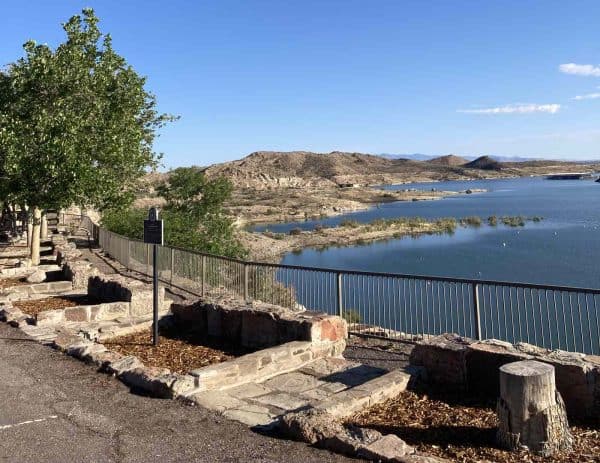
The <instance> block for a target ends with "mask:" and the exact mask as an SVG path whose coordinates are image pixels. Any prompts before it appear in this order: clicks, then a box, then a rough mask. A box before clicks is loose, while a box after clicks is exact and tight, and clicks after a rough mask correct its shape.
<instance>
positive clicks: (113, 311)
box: [35, 302, 129, 326]
mask: <svg viewBox="0 0 600 463" xmlns="http://www.w3.org/2000/svg"><path fill="white" fill-rule="evenodd" d="M128 315H129V304H128V303H127V302H109V303H105V304H96V305H80V306H76V307H67V308H66V309H60V310H45V311H43V312H40V313H38V314H37V315H36V317H35V318H36V325H40V326H44V325H55V324H58V323H65V322H80V323H81V322H94V321H100V320H115V319H117V318H122V317H127V316H128Z"/></svg>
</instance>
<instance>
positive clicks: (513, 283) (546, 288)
mask: <svg viewBox="0 0 600 463" xmlns="http://www.w3.org/2000/svg"><path fill="white" fill-rule="evenodd" d="M100 229H101V230H102V231H104V232H108V233H110V234H111V235H115V236H117V237H119V238H121V239H125V240H128V241H134V242H138V243H142V244H144V242H143V241H141V240H139V239H135V238H128V237H126V236H123V235H119V234H118V233H115V232H111V231H110V230H106V229H104V228H100ZM163 247H164V248H167V249H174V250H177V251H182V252H187V253H191V254H195V255H199V256H206V257H212V258H217V259H222V260H225V261H228V262H233V263H238V264H244V265H253V266H258V267H270V268H276V269H288V270H300V271H311V272H322V273H332V274H342V275H353V276H370V277H378V278H398V279H411V280H423V281H432V282H441V283H457V284H469V285H484V286H505V287H519V288H526V289H535V290H540V291H561V292H572V293H586V294H600V288H585V287H574V286H561V285H546V284H537V283H521V282H516V281H501V280H484V279H472V278H452V277H443V276H431V275H418V274H408V273H387V272H368V271H363V270H347V269H338V268H326V267H306V266H301V265H288V264H275V263H270V262H254V261H250V260H243V259H236V258H233V257H225V256H219V255H216V254H210V253H205V252H200V251H195V250H193V249H185V248H180V247H177V246H171V245H165V246H163Z"/></svg>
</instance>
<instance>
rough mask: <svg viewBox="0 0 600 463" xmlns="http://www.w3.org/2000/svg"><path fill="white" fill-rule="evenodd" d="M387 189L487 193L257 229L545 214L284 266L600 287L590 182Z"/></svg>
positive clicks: (598, 192)
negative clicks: (516, 222) (521, 222)
mask: <svg viewBox="0 0 600 463" xmlns="http://www.w3.org/2000/svg"><path fill="white" fill-rule="evenodd" d="M385 188H386V189H406V188H417V189H424V190H430V189H431V188H436V189H438V190H454V191H461V190H466V189H468V188H471V189H476V188H484V189H487V190H488V192H487V193H478V194H471V195H460V196H456V197H449V198H445V199H441V200H437V201H417V202H395V203H389V204H384V205H381V206H379V207H376V208H372V209H369V210H367V211H362V212H357V213H352V214H346V215H343V216H338V217H332V218H327V219H324V220H315V221H306V222H298V223H286V224H272V225H263V226H260V227H256V230H265V229H269V230H271V231H275V232H286V231H289V230H290V229H291V228H294V227H300V228H302V229H305V230H310V229H313V228H314V226H315V225H316V224H323V225H329V226H332V225H337V224H338V223H339V222H340V221H342V220H344V219H348V218H351V219H354V220H358V221H360V222H369V221H371V220H373V219H376V218H391V217H402V216H407V217H410V216H421V217H426V218H438V217H457V218H461V217H466V216H470V215H477V216H481V217H482V218H486V217H488V216H490V215H497V216H502V215H511V216H514V215H523V216H529V217H531V216H542V217H544V220H543V221H542V222H540V223H533V222H528V223H527V225H526V226H525V227H518V228H511V227H506V226H504V225H498V226H497V227H490V226H488V225H484V226H482V227H480V228H459V229H457V231H456V233H454V234H453V235H436V236H422V237H419V238H403V239H393V240H389V241H386V242H376V243H372V244H369V245H366V246H352V247H341V248H329V249H326V250H315V249H307V250H304V251H302V252H301V253H297V254H288V255H286V256H285V257H284V259H283V261H282V262H283V263H285V264H292V265H304V266H315V267H329V268H340V269H354V270H366V271H374V272H397V273H407V274H422V275H435V276H448V277H464V278H483V279H495V280H505V281H519V282H530V283H542V284H544V283H545V284H560V285H569V286H582V287H592V288H600V184H599V183H595V182H593V181H590V180H573V181H570V180H563V181H551V180H546V179H543V178H521V179H501V180H481V181H466V182H458V181H452V182H436V183H415V184H405V185H391V186H385Z"/></svg>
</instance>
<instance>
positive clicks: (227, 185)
mask: <svg viewBox="0 0 600 463" xmlns="http://www.w3.org/2000/svg"><path fill="white" fill-rule="evenodd" d="M232 189H233V187H232V185H231V182H230V181H229V180H227V179H224V178H216V179H207V178H206V177H205V175H204V173H203V172H202V171H201V170H200V169H198V168H196V167H181V168H177V169H175V170H173V171H172V172H171V173H170V175H169V180H168V182H166V183H164V184H162V185H160V186H159V187H158V188H157V193H158V194H159V195H160V196H161V197H163V198H164V199H165V201H166V204H165V206H164V209H163V211H162V214H161V218H162V219H163V220H164V233H165V244H168V245H172V246H177V247H181V248H186V249H193V250H196V251H202V252H206V253H209V254H216V255H222V256H229V257H242V256H245V255H246V251H245V249H244V248H243V247H242V245H241V243H240V242H239V240H238V239H237V237H236V235H235V228H234V224H233V221H232V220H231V218H230V217H228V216H227V215H226V214H225V213H224V211H223V203H224V202H225V201H226V200H227V199H228V198H229V196H230V195H231V192H232ZM146 216H147V211H146V210H143V209H135V208H129V209H120V210H119V209H113V210H110V211H106V212H105V213H104V216H103V219H102V224H103V225H104V226H105V227H107V228H108V229H109V230H111V231H113V232H115V233H119V234H122V235H125V236H128V237H130V238H141V237H142V234H143V220H144V218H146Z"/></svg>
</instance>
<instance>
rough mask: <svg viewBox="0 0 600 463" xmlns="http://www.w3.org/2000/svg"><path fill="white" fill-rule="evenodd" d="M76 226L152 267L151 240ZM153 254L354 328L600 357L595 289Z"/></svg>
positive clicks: (168, 278)
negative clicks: (500, 342) (501, 342)
mask: <svg viewBox="0 0 600 463" xmlns="http://www.w3.org/2000/svg"><path fill="white" fill-rule="evenodd" d="M81 227H82V228H85V229H86V230H88V232H89V233H90V235H91V237H93V239H95V240H96V241H97V242H98V243H99V245H100V246H101V247H102V248H103V249H104V250H105V251H106V252H107V253H108V254H109V255H110V256H111V257H112V258H114V259H116V260H117V261H118V262H120V263H121V264H122V265H123V266H125V267H126V268H127V269H129V270H133V271H137V272H140V273H142V274H144V275H148V276H149V275H150V274H151V255H152V253H151V248H150V246H151V245H147V244H145V243H143V242H141V241H139V240H133V239H129V238H126V237H123V236H120V235H117V234H115V233H112V232H110V231H108V230H105V229H103V228H101V227H99V226H98V225H96V224H94V223H93V222H92V221H91V220H90V219H89V218H87V217H84V218H83V219H82V221H81ZM158 256H159V258H158V266H159V276H160V279H161V281H162V282H163V283H165V284H168V285H171V286H173V287H177V288H180V289H184V290H185V291H188V292H190V293H192V294H195V295H197V296H203V295H206V294H230V295H234V296H238V297H242V298H244V299H246V300H260V301H263V302H267V303H272V304H277V305H282V306H286V307H289V308H291V309H308V310H314V311H322V312H326V313H329V314H334V315H340V316H342V317H344V318H345V319H346V320H347V321H348V322H349V327H350V331H351V332H352V333H355V334H361V335H366V336H374V337H381V338H387V339H390V340H403V341H416V340H419V339H423V338H425V337H428V336H434V335H438V334H441V333H447V332H452V333H457V334H459V335H461V336H466V337H470V338H474V339H490V338H494V339H500V340H504V341H508V342H510V343H516V342H527V343H531V344H535V345H537V346H541V347H545V348H549V349H562V350H568V351H577V352H583V353H588V354H600V289H589V288H573V287H564V286H549V285H537V284H523V283H513V282H504V281H488V280H470V279H460V278H444V277H432V276H421V275H403V274H392V273H374V272H361V271H350V270H339V269H327V268H313V267H300V266H293V265H278V264H270V263H261V262H250V261H244V260H240V259H231V258H227V257H220V256H214V255H210V254H203V253H200V252H196V251H190V250H186V249H180V248H176V247H172V246H161V247H160V248H159V253H158Z"/></svg>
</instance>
